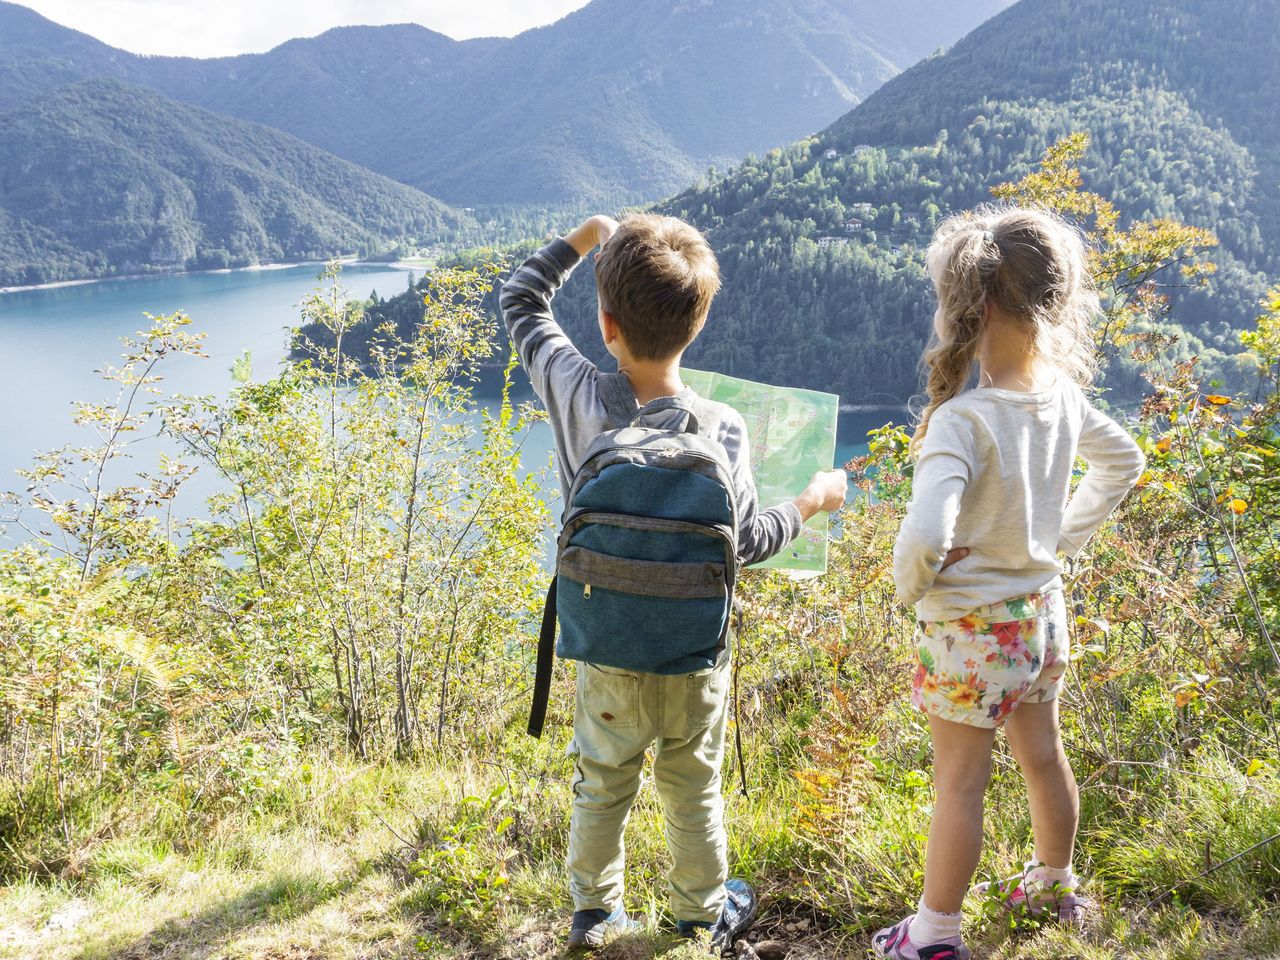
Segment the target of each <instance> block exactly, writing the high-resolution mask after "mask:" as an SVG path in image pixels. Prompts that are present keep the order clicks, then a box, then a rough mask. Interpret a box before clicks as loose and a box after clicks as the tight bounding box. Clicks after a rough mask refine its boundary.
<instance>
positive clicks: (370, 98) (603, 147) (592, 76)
mask: <svg viewBox="0 0 1280 960" xmlns="http://www.w3.org/2000/svg"><path fill="white" fill-rule="evenodd" d="M1007 4H1008V0H976V2H972V3H965V4H961V5H955V4H946V3H941V2H939V0H911V2H908V3H905V4H899V5H895V6H893V7H892V8H888V7H884V6H883V5H880V4H873V3H869V2H867V0H796V2H791V3H786V4H776V3H771V2H765V0H745V2H744V0H705V2H700V3H687V2H676V0H662V2H649V3H633V2H631V0H594V2H592V3H589V4H588V5H587V6H586V7H584V8H583V9H581V10H579V11H577V12H575V13H573V14H571V15H569V16H568V17H566V18H564V19H563V20H561V21H559V22H557V23H555V24H552V25H550V26H547V27H543V28H539V29H535V30H530V31H527V32H525V33H523V34H520V35H519V36H517V37H513V38H510V39H494V38H491V39H482V40H467V41H462V42H459V41H454V40H451V39H449V38H448V37H445V36H443V35H441V34H438V33H434V32H432V31H430V30H427V29H425V28H422V27H419V26H414V25H409V24H404V25H399V26H387V27H350V28H340V29H336V30H331V31H329V32H327V33H325V34H323V35H321V36H319V37H315V38H310V39H299V40H292V41H290V42H288V43H285V44H282V45H281V46H279V47H277V48H275V49H274V50H271V51H269V52H268V53H264V54H252V55H245V56H239V57H225V58H217V59H211V60H193V59H189V58H173V57H145V58H144V57H135V56H133V55H131V54H128V53H126V52H124V51H120V50H113V49H112V48H110V47H107V46H105V45H103V44H101V43H98V42H97V41H96V40H93V39H92V38H90V37H86V36H84V35H83V34H79V33H77V32H75V31H73V30H69V29H66V28H63V27H60V26H58V25H57V24H54V23H51V22H49V21H47V20H44V19H43V18H40V17H38V16H37V15H35V14H33V13H32V12H31V11H29V10H27V9H26V8H23V7H19V6H16V5H13V4H7V3H0V79H4V80H5V83H4V84H0V109H4V108H6V107H9V106H16V105H17V104H19V103H22V102H24V101H26V100H28V99H30V97H32V96H34V95H36V94H38V93H41V92H47V91H48V90H50V89H52V88H54V87H56V86H58V85H60V84H64V83H66V82H69V81H72V80H75V79H83V78H92V77H99V76H110V77H117V78H122V79H128V80H131V81H133V82H136V83H141V84H145V85H148V86H151V87H153V88H155V89H157V90H159V91H161V92H163V93H165V94H166V95H168V96H171V97H174V98H176V99H179V100H184V101H187V102H191V103H194V104H196V105H199V106H202V107H205V108H207V109H210V110H215V111H218V112H220V113H227V114H230V115H232V116H237V117H240V118H242V119H247V120H252V121H255V122H259V123H264V124H267V125H269V126H274V127H278V128H280V129H282V130H286V131H288V132H290V133H293V134H294V135H296V136H299V137H301V138H302V139H304V140H307V141H308V142H309V143H313V144H315V145H317V146H320V147H322V148H324V149H325V150H328V151H330V152H332V153H335V154H337V155H339V156H342V157H344V158H346V159H349V160H352V161H354V162H357V163H360V164H362V165H365V166H368V167H369V168H371V169H373V170H377V171H378V172H380V173H384V174H387V175H389V176H392V177H394V178H396V179H398V180H401V181H403V182H406V183H410V184H412V185H414V186H417V187H419V188H421V189H423V190H425V191H426V192H427V193H429V194H431V195H433V196H440V197H443V198H444V199H447V200H449V201H451V202H455V203H460V204H462V203H465V204H468V205H481V204H495V203H501V204H522V205H523V204H546V203H557V204H562V203H567V202H581V201H584V200H595V201H597V202H602V201H606V200H608V201H616V200H618V199H619V198H622V197H626V198H629V199H631V200H635V201H650V200H653V199H654V198H657V197H661V196H665V195H668V194H670V193H672V192H674V191H676V190H679V189H681V188H682V187H685V186H687V185H688V184H689V183H691V182H693V181H694V180H695V179H697V177H698V176H699V175H701V174H702V173H703V171H705V169H706V167H707V165H708V164H710V163H717V164H721V165H723V164H725V163H729V162H733V161H736V160H737V159H739V158H741V157H742V156H743V155H744V154H746V153H747V152H748V151H751V150H762V149H767V148H769V147H771V146H774V145H776V144H779V143H786V142H788V141H790V140H793V139H795V138H796V137H799V136H804V135H807V134H809V133H811V132H813V131H814V130H817V129H819V128H820V127H822V126H824V125H825V124H827V123H829V122H830V121H831V120H832V119H833V118H834V117H837V116H839V115H840V113H841V112H843V111H844V110H846V109H848V107H850V106H851V105H853V104H855V103H858V102H859V101H860V100H862V99H863V98H864V97H866V96H867V95H868V94H869V93H871V92H872V91H873V90H875V89H876V88H877V87H878V86H879V85H880V84H882V83H883V82H884V81H885V80H887V79H888V78H890V77H891V76H893V75H894V74H896V73H897V72H898V71H900V70H902V69H903V68H905V67H907V66H909V65H910V64H911V63H913V62H915V60H916V59H918V58H919V57H920V56H922V55H924V54H925V53H927V52H929V51H932V50H933V49H935V48H936V47H937V46H939V45H941V44H945V43H951V42H954V41H955V40H956V39H957V38H959V37H960V36H962V35H963V34H964V33H965V32H966V31H967V30H969V29H971V28H972V27H973V26H975V25H977V24H978V23H979V22H981V20H982V19H984V18H985V17H987V16H989V15H990V14H991V13H993V12H995V11H996V10H999V9H1001V8H1003V7H1004V6H1006V5H1007Z"/></svg>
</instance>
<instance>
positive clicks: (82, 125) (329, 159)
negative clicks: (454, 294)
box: [0, 80, 466, 286]
mask: <svg viewBox="0 0 1280 960" xmlns="http://www.w3.org/2000/svg"><path fill="white" fill-rule="evenodd" d="M465 221H466V218H465V217H464V216H463V215H461V214H459V213H457V212H455V211H453V210H451V209H450V208H448V207H446V206H445V205H444V204H441V203H439V202H438V201H436V200H433V199H431V198H430V197H427V196H426V195H424V194H422V193H420V192H418V191H417V190H414V189H412V188H410V187H407V186H405V185H404V184H401V183H397V182H395V181H393V180H389V179H387V178H386V177H381V176H378V175H377V174H374V173H370V172H369V171H367V170H364V169H362V168H360V167H358V166H356V165H354V164H352V163H349V162H347V161H345V160H340V159H338V158H337V157H334V156H331V155H329V154H327V153H324V152H323V151H321V150H319V149H317V148H315V147H313V146H310V145H309V144H306V143H304V142H302V141H301V140H298V139H297V138H295V137H292V136H289V135H288V134H284V133H280V132H279V131H276V130H271V129H268V128H266V127H263V126H259V125H256V124H251V123H245V122H243V121H240V120H232V119H229V118H226V117H221V116H218V115H217V114H213V113H210V112H208V111H205V110H201V109H198V108H196V107H192V106H188V105H186V104H181V103H177V102H176V101H173V100H170V99H168V98H167V97H164V96H161V95H160V94H158V93H155V92H154V91H152V90H148V89H144V88H142V87H138V86H134V85H131V84H128V83H126V82H124V81H120V80H88V81H83V82H81V83H77V84H73V85H70V86H66V87H60V88H59V89H57V90H56V91H55V92H53V93H50V94H46V95H45V96H43V97H41V98H39V99H37V100H35V101H33V102H29V103H27V104H26V105H25V106H23V107H22V108H20V109H17V110H14V111H11V112H9V113H7V114H5V115H4V116H0V286H2V285H16V284H31V283H45V282H50V281H56V280H65V279H75V278H82V277H98V276H109V275H113V274H131V273H144V272H153V271H161V270H175V269H185V268H217V267H229V266H237V265H245V264H252V263H258V262H263V261H273V260H305V259H319V258H326V257H331V256H334V255H338V254H349V253H360V254H366V255H367V254H371V253H374V252H377V251H382V250H385V249H387V248H389V247H390V246H391V245H392V243H393V242H395V241H398V240H408V241H410V242H422V241H426V240H438V239H441V238H443V237H446V236H448V235H449V234H450V233H451V232H452V231H455V230H457V229H459V228H460V227H461V226H463V225H464V223H465Z"/></svg>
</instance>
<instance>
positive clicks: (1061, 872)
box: [1025, 860, 1076, 893]
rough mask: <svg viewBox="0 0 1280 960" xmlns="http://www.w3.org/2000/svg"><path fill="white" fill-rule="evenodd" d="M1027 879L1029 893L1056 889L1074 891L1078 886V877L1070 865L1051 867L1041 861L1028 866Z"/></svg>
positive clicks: (1035, 861)
mask: <svg viewBox="0 0 1280 960" xmlns="http://www.w3.org/2000/svg"><path fill="white" fill-rule="evenodd" d="M1025 877H1026V885H1027V887H1028V888H1029V889H1028V890H1027V893H1040V892H1042V891H1052V890H1053V889H1054V888H1055V887H1056V888H1057V889H1058V890H1059V891H1068V890H1074V889H1075V886H1076V875H1075V874H1074V873H1072V872H1071V864H1069V863H1068V864H1067V865H1066V866H1065V867H1051V866H1049V865H1048V864H1044V863H1041V862H1040V861H1039V860H1032V861H1031V862H1030V863H1028V864H1027V865H1026V873H1025Z"/></svg>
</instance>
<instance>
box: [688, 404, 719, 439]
mask: <svg viewBox="0 0 1280 960" xmlns="http://www.w3.org/2000/svg"><path fill="white" fill-rule="evenodd" d="M689 406H690V407H692V408H693V414H694V416H695V417H697V418H698V436H700V437H706V438H707V439H708V440H719V439H720V427H721V426H722V425H723V422H724V417H723V416H722V415H721V413H720V410H721V408H720V405H719V404H718V403H712V402H711V401H710V400H706V399H703V398H702V397H699V396H694V397H692V398H691V399H690V401H689Z"/></svg>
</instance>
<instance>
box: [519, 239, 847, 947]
mask: <svg viewBox="0 0 1280 960" xmlns="http://www.w3.org/2000/svg"><path fill="white" fill-rule="evenodd" d="M596 246H600V247H601V250H600V252H599V253H598V254H597V256H596V263H595V271H596V285H597V289H598V293H599V324H600V335H601V337H602V338H603V339H604V343H605V347H606V348H607V349H608V351H609V353H610V354H612V355H613V357H614V358H616V359H617V361H618V370H619V372H621V373H623V374H625V376H626V379H627V381H629V383H630V385H631V388H632V389H633V390H634V393H635V401H636V409H637V410H638V409H639V407H640V406H641V405H643V404H645V403H648V402H649V401H651V400H654V399H656V398H659V397H668V396H672V397H674V396H683V397H686V398H687V397H689V396H691V395H692V391H690V390H686V389H685V387H684V385H683V384H682V383H681V381H680V359H681V357H682V356H683V354H684V351H685V349H686V348H687V347H688V346H689V344H690V343H692V342H693V340H694V338H695V337H696V336H697V335H698V333H699V332H700V331H701V329H702V326H703V324H704V323H705V322H706V318H707V313H708V311H709V310H710V307H711V300H712V298H713V297H714V296H715V293H716V291H717V290H718V289H719V286H720V276H719V267H718V265H717V263H716V258H715V254H714V253H713V252H712V251H711V247H710V246H709V245H708V244H707V242H706V240H705V239H704V238H703V236H702V234H700V233H699V232H698V231H697V230H696V229H694V228H693V227H691V226H690V225H689V224H687V223H684V222H682V221H680V220H677V219H675V218H673V217H660V216H654V215H649V214H645V215H640V216H634V217H631V218H629V219H628V220H626V221H625V222H624V223H622V224H621V225H619V224H618V223H617V222H615V221H614V220H611V219H610V218H608V217H602V216H596V217H592V218H590V219H589V220H587V221H585V222H584V223H583V224H582V225H581V226H579V227H578V228H577V229H576V230H574V231H572V232H571V233H569V234H568V235H567V236H565V237H564V238H562V239H558V240H553V241H552V242H551V243H550V244H548V245H547V246H545V247H543V248H542V249H541V250H539V251H538V252H537V253H535V254H534V255H533V256H532V257H531V258H529V260H527V261H526V262H525V263H524V264H523V265H522V266H520V267H519V268H518V269H517V270H516V271H515V272H514V273H513V274H512V275H511V277H510V279H508V280H507V282H506V284H505V285H504V286H503V288H502V297H501V306H502V313H503V318H504V320H505V321H506V325H507V331H508V332H509V333H510V335H511V342H512V343H513V344H514V346H515V348H516V350H517V352H518V353H519V355H520V359H521V362H522V363H523V364H524V368H525V370H526V371H527V372H528V374H529V379H530V380H531V381H532V382H533V387H534V390H535V391H536V392H537V394H538V396H539V397H540V398H541V399H542V402H543V403H544V404H545V406H546V408H547V412H548V414H549V417H550V421H551V430H552V434H553V436H554V438H555V449H556V459H557V464H558V468H559V473H560V483H561V486H562V488H563V490H564V492H565V495H566V497H567V495H568V492H569V489H570V487H571V485H572V483H573V478H574V475H575V473H576V472H577V470H578V468H579V467H580V466H581V464H582V460H583V456H584V454H585V452H586V450H587V448H588V446H589V445H590V444H591V441H592V440H594V439H595V437H596V436H597V435H599V434H600V433H603V432H604V431H605V430H607V429H609V426H608V420H609V418H608V415H607V413H606V410H605V406H604V402H603V401H602V399H601V396H600V390H599V383H600V380H599V378H600V376H601V374H600V371H599V370H598V369H597V368H596V366H595V365H594V364H593V363H591V361H589V360H587V359H586V358H585V357H583V356H582V354H580V353H579V352H578V351H577V349H575V348H574V346H573V344H572V343H571V342H570V341H569V338H568V337H567V336H565V334H564V332H563V331H562V330H561V329H560V327H559V326H558V325H557V324H556V322H555V320H554V318H553V317H552V314H551V301H552V298H553V297H554V296H555V293H556V291H557V290H558V289H559V288H560V286H561V285H562V284H563V283H564V282H565V280H566V279H567V278H568V276H569V274H570V272H571V271H572V270H573V268H574V267H575V266H577V264H578V262H579V261H580V260H581V259H582V258H583V257H585V256H586V255H587V254H588V253H589V252H590V251H591V250H592V249H594V248H595V247H596ZM722 413H723V416H722V420H721V424H722V426H721V429H720V435H719V437H718V439H719V440H720V442H721V443H722V444H723V445H724V447H725V450H726V452H727V454H728V459H729V462H730V464H731V465H732V469H733V481H734V487H735V492H736V494H737V501H738V508H739V511H740V522H739V548H738V549H739V559H740V563H741V564H742V565H746V564H750V563H756V562H758V561H760V560H764V559H766V558H768V557H770V556H772V555H773V554H775V553H777V552H778V551H779V550H781V549H782V548H783V547H784V546H785V545H786V544H788V543H790V542H791V540H793V539H794V538H795V537H796V536H798V535H799V533H800V527H801V525H802V523H803V522H804V521H805V520H807V519H809V518H810V517H812V516H813V515H814V514H816V513H818V512H819V511H820V510H836V509H839V507H840V506H841V505H842V504H843V503H844V499H845V491H846V479H845V475H844V472H843V471H840V470H831V471H824V472H822V473H819V474H817V475H816V476H815V477H814V478H813V480H812V481H810V483H809V486H808V487H806V488H805V490H804V492H803V493H801V494H800V496H798V497H797V498H796V499H795V500H794V501H792V502H790V503H787V504H784V505H782V506H779V507H774V508H772V509H769V510H764V511H761V510H760V509H759V504H758V498H757V495H756V488H755V482H754V480H753V479H752V475H751V466H750V456H749V452H748V446H747V436H746V427H745V425H744V423H743V421H742V417H741V415H740V414H738V413H737V412H736V411H733V410H732V409H730V408H728V407H725V408H723V411H722ZM685 416H686V414H685V413H683V412H680V411H678V410H666V411H662V412H659V413H654V414H653V415H652V417H651V419H650V421H649V423H648V425H649V426H653V427H658V428H675V427H677V426H679V425H680V424H681V423H682V422H683V418H684V417H685ZM729 659H730V656H729V650H728V649H727V648H726V649H725V651H724V653H723V654H722V655H721V657H720V659H719V662H718V663H717V664H716V665H715V666H714V667H712V668H711V669H710V670H706V671H703V672H701V673H700V674H686V675H681V676H659V675H657V674H631V673H627V672H625V671H619V670H612V669H606V668H603V667H598V666H595V665H593V664H586V663H583V664H579V669H578V694H577V703H576V709H575V712H574V723H573V744H572V745H571V748H570V749H571V750H576V753H577V764H576V773H575V777H574V787H573V792H574V801H573V816H572V820H571V826H570V833H569V857H568V868H569V883H570V890H571V893H572V895H573V903H574V914H573V921H572V925H571V928H570V932H569V946H570V947H595V946H599V945H601V944H602V943H603V942H604V941H605V939H606V938H607V937H608V936H610V935H612V934H615V933H618V932H622V931H626V930H629V929H632V928H633V927H634V926H635V924H634V922H633V921H631V920H630V919H629V918H628V917H627V913H626V910H625V908H624V907H623V867H624V852H623V828H624V827H625V825H626V820H627V815H628V813H629V812H630V809H631V804H632V801H633V800H634V799H635V796H636V793H637V791H638V790H639V787H640V778H641V768H642V766H643V763H644V756H645V751H646V750H647V749H648V748H649V747H650V746H651V745H654V742H655V741H656V747H655V757H654V764H653V774H654V779H655V781H656V783H657V787H658V792H659V795H660V797H661V799H662V805H663V809H664V812H665V814H666V826H667V847H668V849H669V850H670V852H671V858H672V868H671V872H670V874H669V881H670V886H671V906H672V912H673V913H674V915H675V917H676V920H677V929H678V930H679V931H680V933H681V934H682V935H684V936H687V937H691V938H692V937H698V936H701V937H709V939H710V941H711V944H712V945H713V946H714V947H727V946H729V945H730V944H731V943H732V942H733V939H734V937H735V936H737V935H739V934H741V933H742V932H744V931H745V929H746V927H747V926H748V925H749V924H750V922H751V920H752V918H753V917H754V915H755V895H754V892H753V891H752V890H751V888H750V887H749V886H747V884H746V883H744V882H743V881H741V880H729V881H727V882H726V875H727V873H728V860H727V854H726V840H725V831H724V823H723V816H722V811H723V800H722V797H721V795H720V761H721V758H722V756H723V754H724V735H725V723H726V716H727V709H726V706H727V700H728V690H729V682H728V677H729ZM703 931H706V932H703Z"/></svg>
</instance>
